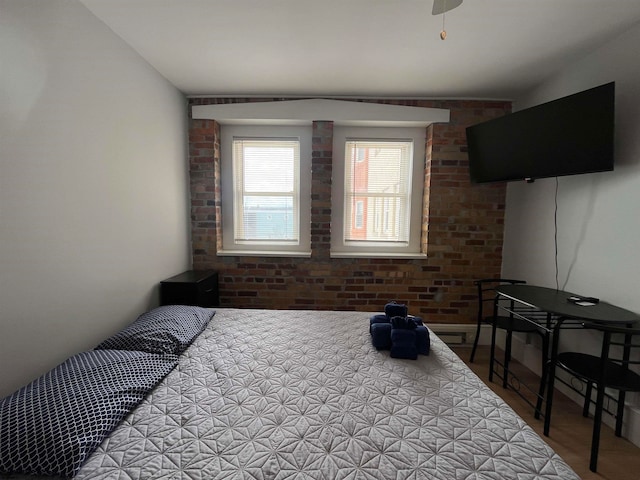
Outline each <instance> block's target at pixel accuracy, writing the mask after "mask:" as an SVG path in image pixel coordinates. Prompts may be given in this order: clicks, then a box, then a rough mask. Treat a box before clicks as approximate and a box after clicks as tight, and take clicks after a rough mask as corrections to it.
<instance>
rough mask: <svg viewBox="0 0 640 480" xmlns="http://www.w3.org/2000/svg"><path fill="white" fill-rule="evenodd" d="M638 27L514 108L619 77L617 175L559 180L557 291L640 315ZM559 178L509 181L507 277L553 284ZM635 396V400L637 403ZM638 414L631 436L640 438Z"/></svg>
mask: <svg viewBox="0 0 640 480" xmlns="http://www.w3.org/2000/svg"><path fill="white" fill-rule="evenodd" d="M639 45H640V25H636V26H635V27H634V28H632V29H631V30H628V31H626V32H624V33H622V34H621V35H620V36H619V37H617V38H614V39H612V40H611V41H610V42H608V43H607V44H605V45H603V46H601V47H600V48H598V49H597V50H595V51H593V52H591V53H590V54H589V55H587V56H585V57H584V58H582V59H581V60H580V61H577V62H575V63H573V64H571V65H567V66H566V68H564V69H563V70H562V71H560V72H558V74H557V75H555V76H554V77H553V78H550V79H548V80H547V81H546V82H544V83H543V84H542V85H540V86H538V87H537V88H536V89H535V90H533V91H532V92H530V93H529V94H528V95H527V96H525V97H523V98H521V99H518V101H517V102H516V104H515V108H514V110H520V109H523V108H526V107H529V106H533V105H538V104H540V103H543V102H546V101H550V100H554V99H556V98H560V97H563V96H565V95H569V94H572V93H576V92H579V91H582V90H586V89H588V88H591V87H594V86H597V85H601V84H604V83H607V82H610V81H615V82H616V144H615V150H616V156H615V170H614V171H613V172H606V173H596V174H588V175H578V176H573V177H561V178H559V180H558V266H559V275H558V285H559V287H560V289H564V290H568V291H572V292H575V293H578V294H582V295H589V296H595V297H599V298H601V299H602V300H605V301H607V302H610V303H613V304H616V305H618V306H621V307H624V308H627V309H629V310H632V311H635V312H638V313H640V295H639V290H638V285H639V283H640V255H639V253H638V247H640V213H639V206H640V62H639V61H638V53H637V47H638V46H639ZM555 189H556V182H555V179H544V180H536V181H535V183H533V184H526V183H523V182H519V183H512V184H509V186H508V189H507V209H506V219H505V243H504V253H503V268H502V270H503V275H505V276H506V277H512V278H522V279H525V280H527V281H528V282H529V283H531V284H535V285H541V286H546V287H552V288H555V287H556V276H555V266H554V248H555V247H554V208H555V207H554V196H555ZM561 338H562V343H561V347H560V348H561V350H562V349H565V348H566V349H568V348H592V349H594V348H597V347H595V345H596V344H597V341H596V337H594V336H591V335H586V334H582V335H577V334H576V332H569V333H568V334H566V335H564V336H563V337H561ZM637 401H638V400H637V397H632V398H631V399H630V402H628V403H631V404H634V403H637ZM634 414H635V411H632V412H630V413H629V414H628V416H627V419H626V420H627V421H626V422H625V423H626V424H627V425H628V426H629V425H631V424H634V425H635V426H634V427H633V428H628V429H627V432H626V433H627V436H629V438H631V439H632V440H633V441H635V442H636V443H638V442H640V419H639V418H635V417H634Z"/></svg>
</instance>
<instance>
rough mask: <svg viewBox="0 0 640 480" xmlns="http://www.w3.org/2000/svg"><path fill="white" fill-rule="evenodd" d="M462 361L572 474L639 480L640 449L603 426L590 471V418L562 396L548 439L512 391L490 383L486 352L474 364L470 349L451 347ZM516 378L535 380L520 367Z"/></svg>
mask: <svg viewBox="0 0 640 480" xmlns="http://www.w3.org/2000/svg"><path fill="white" fill-rule="evenodd" d="M452 348H453V350H454V351H455V352H456V353H457V354H458V355H459V356H460V358H462V360H463V361H464V362H465V363H466V364H467V365H468V366H469V367H471V369H472V370H473V371H474V372H475V373H476V375H478V376H479V377H480V378H481V379H482V380H483V381H484V382H485V383H486V384H487V385H488V386H489V387H490V388H491V389H492V390H493V391H494V392H496V393H497V394H498V395H499V396H500V397H502V398H503V399H504V401H505V402H507V403H508V404H509V405H510V406H511V408H513V409H514V410H515V411H516V412H517V413H518V414H519V415H520V416H521V417H522V418H523V419H524V420H525V421H526V422H527V423H528V424H529V425H531V427H532V428H533V429H534V430H535V431H536V432H537V433H538V434H539V435H540V436H541V437H543V438H544V440H545V441H546V442H547V443H548V444H549V445H550V446H551V447H552V448H553V449H554V450H555V451H556V452H557V453H558V454H559V455H560V456H561V457H562V458H563V459H564V460H565V461H566V462H567V463H568V464H569V465H570V466H571V468H573V469H574V470H575V472H576V473H577V474H578V475H579V476H580V477H581V478H583V479H584V480H592V479H598V480H602V479H607V480H640V448H638V447H636V446H635V445H633V444H632V443H631V442H629V441H628V440H625V439H623V438H618V437H616V436H615V435H614V434H613V430H612V429H611V428H609V427H607V426H606V425H603V426H602V434H601V436H600V454H599V456H598V473H593V472H591V471H590V470H589V454H590V451H591V432H592V429H593V422H592V419H591V418H588V419H587V418H584V417H583V416H582V407H581V406H580V405H578V404H576V403H575V402H574V401H572V400H570V399H568V398H567V397H565V396H564V395H562V394H558V393H556V395H554V397H553V412H552V413H553V415H552V417H551V430H550V432H549V433H550V435H549V437H545V436H544V435H543V433H542V429H543V421H542V420H536V419H535V418H534V416H533V409H532V408H531V407H530V406H529V405H528V404H527V403H526V402H525V401H524V400H523V399H522V398H520V396H518V395H517V394H516V393H515V392H513V391H512V390H505V389H503V388H502V384H501V383H496V382H500V380H499V379H496V378H495V377H494V382H491V383H490V382H489V380H488V378H489V368H488V363H489V349H488V347H482V346H480V347H478V351H477V353H476V358H475V361H474V363H469V355H470V354H471V348H469V347H466V346H465V347H452ZM517 368H518V372H517V374H518V375H519V376H528V377H529V378H530V379H531V380H532V382H533V383H532V385H537V379H539V377H537V376H535V375H534V374H533V373H532V372H530V371H529V370H527V369H525V368H524V367H522V366H521V365H518V366H517Z"/></svg>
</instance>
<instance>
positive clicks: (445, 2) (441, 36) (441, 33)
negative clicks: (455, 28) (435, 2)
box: [440, 0, 447, 40]
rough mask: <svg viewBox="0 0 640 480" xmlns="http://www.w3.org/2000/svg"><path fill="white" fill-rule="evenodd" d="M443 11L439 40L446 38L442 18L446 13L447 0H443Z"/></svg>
mask: <svg viewBox="0 0 640 480" xmlns="http://www.w3.org/2000/svg"><path fill="white" fill-rule="evenodd" d="M443 7H444V8H443V12H442V31H441V32H440V40H444V39H446V38H447V31H446V30H445V29H444V18H445V15H446V14H447V0H444V3H443Z"/></svg>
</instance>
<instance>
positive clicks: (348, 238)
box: [331, 127, 426, 256]
mask: <svg viewBox="0 0 640 480" xmlns="http://www.w3.org/2000/svg"><path fill="white" fill-rule="evenodd" d="M425 134H426V131H425V129H423V128H402V129H401V128H364V127H362V128H358V127H351V128H349V127H339V128H335V129H334V160H335V163H334V184H333V192H332V195H333V202H332V204H333V218H332V227H333V228H332V234H333V235H332V248H331V250H332V255H334V256H351V255H377V254H380V255H385V256H389V255H420V235H421V230H422V229H421V217H422V194H423V185H424V160H425V147H424V144H425Z"/></svg>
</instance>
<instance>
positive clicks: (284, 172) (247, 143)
mask: <svg viewBox="0 0 640 480" xmlns="http://www.w3.org/2000/svg"><path fill="white" fill-rule="evenodd" d="M299 167H300V141H299V140H298V139H297V138H296V139H273V140H272V139H256V138H234V139H233V180H234V194H235V199H234V200H235V201H234V202H233V217H234V222H233V225H234V239H235V242H236V243H258V242H267V243H291V244H294V245H296V244H297V243H298V242H299V240H300V238H299V230H300V228H299V223H298V222H299V214H298V198H299V195H298V192H299V189H300V177H299Z"/></svg>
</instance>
